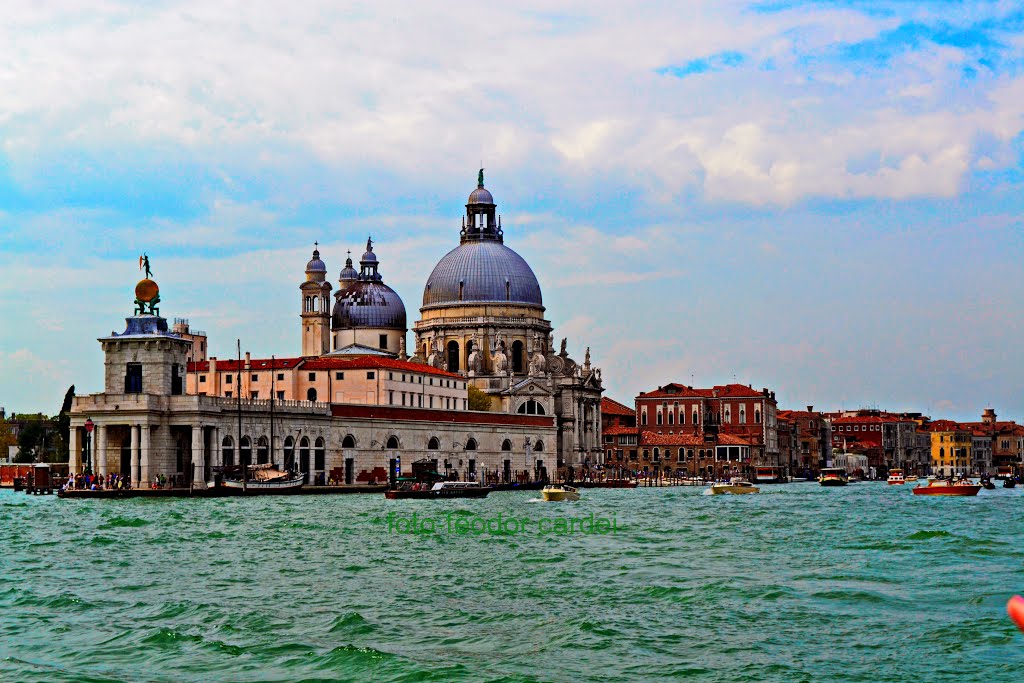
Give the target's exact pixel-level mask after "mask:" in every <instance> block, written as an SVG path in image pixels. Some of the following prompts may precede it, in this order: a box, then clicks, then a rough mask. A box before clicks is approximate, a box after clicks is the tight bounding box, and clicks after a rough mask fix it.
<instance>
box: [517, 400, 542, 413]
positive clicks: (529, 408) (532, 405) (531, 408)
mask: <svg viewBox="0 0 1024 683" xmlns="http://www.w3.org/2000/svg"><path fill="white" fill-rule="evenodd" d="M516 412H517V413H519V414H520V415H543V414H544V406H542V405H541V404H540V403H538V402H537V401H534V400H533V399H530V400H529V401H527V402H526V403H524V404H523V405H521V406H519V410H517V411H516Z"/></svg>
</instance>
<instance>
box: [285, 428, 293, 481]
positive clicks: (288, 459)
mask: <svg viewBox="0 0 1024 683" xmlns="http://www.w3.org/2000/svg"><path fill="white" fill-rule="evenodd" d="M284 469H285V471H286V472H291V471H292V470H294V469H295V439H294V438H292V437H291V436H289V437H287V438H285V440H284Z"/></svg>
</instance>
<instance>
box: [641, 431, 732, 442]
mask: <svg viewBox="0 0 1024 683" xmlns="http://www.w3.org/2000/svg"><path fill="white" fill-rule="evenodd" d="M640 445H642V446H714V444H713V443H711V442H707V443H705V441H704V432H703V431H701V432H698V433H697V434H694V433H693V431H692V430H691V431H687V432H683V433H682V434H658V433H656V432H644V433H643V434H642V435H641V437H640Z"/></svg>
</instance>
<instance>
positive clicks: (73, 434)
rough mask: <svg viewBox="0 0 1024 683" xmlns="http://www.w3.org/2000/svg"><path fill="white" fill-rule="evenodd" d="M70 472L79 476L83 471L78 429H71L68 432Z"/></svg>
mask: <svg viewBox="0 0 1024 683" xmlns="http://www.w3.org/2000/svg"><path fill="white" fill-rule="evenodd" d="M68 471H69V472H70V473H71V474H78V473H79V472H81V471H82V451H81V446H80V445H79V443H78V427H71V431H70V432H68Z"/></svg>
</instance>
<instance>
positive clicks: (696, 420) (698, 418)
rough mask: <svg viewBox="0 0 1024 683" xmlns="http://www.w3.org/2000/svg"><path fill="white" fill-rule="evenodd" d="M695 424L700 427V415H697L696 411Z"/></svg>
mask: <svg viewBox="0 0 1024 683" xmlns="http://www.w3.org/2000/svg"><path fill="white" fill-rule="evenodd" d="M693 424H695V425H699V424H700V415H699V414H698V413H697V411H696V410H694V411H693Z"/></svg>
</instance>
